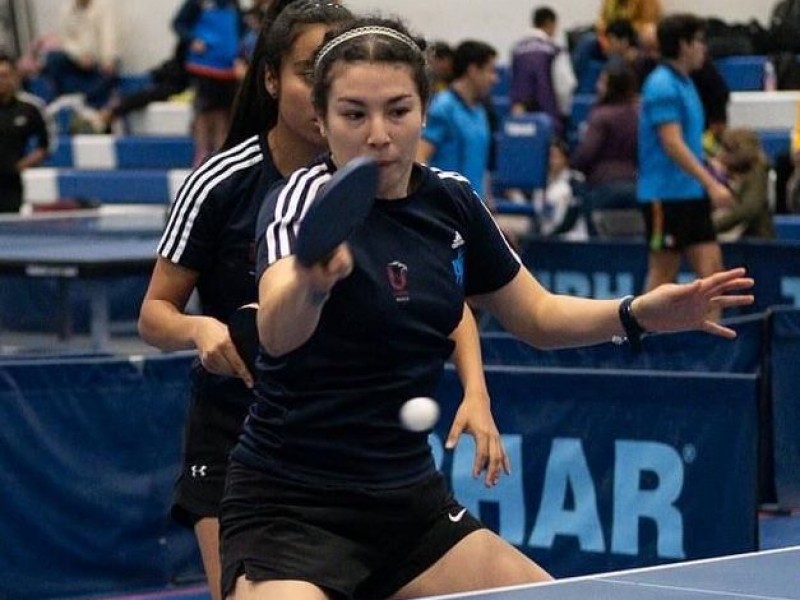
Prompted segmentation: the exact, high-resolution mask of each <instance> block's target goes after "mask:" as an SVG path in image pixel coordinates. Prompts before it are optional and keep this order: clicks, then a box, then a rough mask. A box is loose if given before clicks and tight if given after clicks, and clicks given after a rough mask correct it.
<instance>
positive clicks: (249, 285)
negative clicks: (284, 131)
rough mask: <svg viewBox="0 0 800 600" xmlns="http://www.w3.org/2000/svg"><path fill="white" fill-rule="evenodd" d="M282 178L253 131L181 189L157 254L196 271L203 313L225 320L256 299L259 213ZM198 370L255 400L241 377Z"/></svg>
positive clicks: (263, 142) (263, 141) (210, 380)
mask: <svg viewBox="0 0 800 600" xmlns="http://www.w3.org/2000/svg"><path fill="white" fill-rule="evenodd" d="M281 179H282V176H281V174H280V172H279V171H278V170H277V168H276V167H275V164H274V163H273V161H272V155H271V154H270V152H269V147H268V145H267V143H266V139H265V138H264V137H263V136H253V137H251V138H248V139H247V140H245V141H244V142H242V143H240V144H238V145H236V146H234V147H233V148H230V149H229V150H225V151H223V152H219V153H217V154H215V155H214V156H212V157H211V158H209V159H208V160H207V161H206V162H204V163H203V164H202V165H200V166H199V167H198V168H197V169H195V170H194V171H193V172H192V173H191V174H190V175H189V176H188V177H187V178H186V180H185V181H184V182H183V184H182V185H181V187H180V189H179V190H178V194H177V196H176V198H175V200H174V202H173V204H172V208H171V209H170V215H169V219H168V221H167V226H166V228H165V229H164V234H163V235H162V237H161V241H160V242H159V245H158V254H159V256H161V257H162V258H165V259H167V260H169V261H171V262H172V263H174V264H176V265H181V266H182V267H185V268H187V269H190V270H192V271H195V272H196V273H198V280H197V294H198V297H199V300H200V306H201V312H202V313H203V314H204V315H209V316H212V317H214V318H216V319H219V320H220V321H222V322H223V323H226V322H227V321H228V318H229V317H230V315H231V314H232V313H233V312H234V311H235V310H236V309H237V308H239V307H240V306H242V305H244V304H248V303H250V302H255V301H256V300H257V299H258V293H257V290H256V285H255V275H254V271H255V244H254V239H255V227H256V217H257V216H258V210H259V207H260V206H261V203H262V201H263V200H264V197H265V195H266V193H267V191H268V190H269V188H270V186H272V185H273V184H274V183H276V182H277V181H280V180H281ZM200 375H201V374H200V373H196V374H195V383H196V385H204V386H210V385H220V384H221V385H226V386H234V387H236V388H241V391H242V392H243V393H244V392H246V394H245V398H246V401H247V402H248V403H249V402H250V401H252V394H251V393H250V392H249V390H247V388H246V387H245V385H244V384H243V383H242V382H241V380H240V379H239V378H234V377H224V376H221V375H214V376H212V375H210V374H207V373H206V374H205V375H204V376H202V377H200ZM200 382H203V383H202V384H200ZM243 401H245V400H243Z"/></svg>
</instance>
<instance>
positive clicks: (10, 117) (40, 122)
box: [0, 92, 52, 175]
mask: <svg viewBox="0 0 800 600" xmlns="http://www.w3.org/2000/svg"><path fill="white" fill-rule="evenodd" d="M51 137H52V132H51V131H50V130H49V129H48V123H47V121H46V120H45V117H44V105H43V103H42V102H41V101H40V100H38V99H37V98H35V97H34V96H31V95H30V94H25V93H22V92H20V93H18V94H16V95H15V96H13V97H12V98H11V99H10V100H9V101H8V102H6V103H3V104H0V140H2V143H0V175H15V174H16V173H17V169H16V164H17V161H19V159H21V158H22V157H23V156H25V155H26V154H27V153H28V151H29V149H30V144H31V140H33V143H34V146H35V147H36V148H41V149H43V150H48V149H49V148H50V146H51V142H52V140H51Z"/></svg>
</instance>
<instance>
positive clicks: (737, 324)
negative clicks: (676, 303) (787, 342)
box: [481, 314, 767, 374]
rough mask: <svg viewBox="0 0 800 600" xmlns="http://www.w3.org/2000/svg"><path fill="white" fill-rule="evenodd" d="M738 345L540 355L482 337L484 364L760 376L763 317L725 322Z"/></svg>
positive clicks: (497, 335)
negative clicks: (732, 330) (731, 330)
mask: <svg viewBox="0 0 800 600" xmlns="http://www.w3.org/2000/svg"><path fill="white" fill-rule="evenodd" d="M726 325H728V326H729V327H731V328H733V329H734V330H735V331H736V333H737V338H736V339H735V340H728V339H723V338H720V337H717V336H714V335H709V334H707V333H702V332H696V331H693V332H683V333H670V334H663V335H651V336H646V337H645V338H644V340H642V347H643V351H642V352H639V353H635V352H632V351H631V349H630V347H629V346H628V345H627V344H624V345H622V346H617V345H616V344H612V343H611V342H608V343H605V344H600V345H597V346H592V347H588V348H567V349H563V350H538V349H536V348H533V347H531V346H529V345H528V344H526V343H524V342H521V341H520V340H518V339H517V338H515V337H514V336H512V335H510V334H508V333H504V332H490V333H484V334H483V335H482V336H481V351H482V355H483V362H484V364H486V365H517V366H537V367H548V368H591V369H631V370H660V371H678V372H692V371H693V372H716V373H742V374H745V373H750V374H757V373H760V371H761V368H762V362H763V358H764V356H765V354H766V347H767V341H766V335H765V334H766V325H765V316H764V314H756V315H747V316H744V317H738V318H736V319H731V320H730V321H728V322H727V323H726Z"/></svg>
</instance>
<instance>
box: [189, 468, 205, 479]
mask: <svg viewBox="0 0 800 600" xmlns="http://www.w3.org/2000/svg"><path fill="white" fill-rule="evenodd" d="M207 470H208V466H207V465H199V466H198V465H192V477H194V478H195V479H197V478H198V477H205V476H206V475H207V474H208V473H206V471H207Z"/></svg>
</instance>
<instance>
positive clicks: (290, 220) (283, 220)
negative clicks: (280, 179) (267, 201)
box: [264, 163, 331, 265]
mask: <svg viewBox="0 0 800 600" xmlns="http://www.w3.org/2000/svg"><path fill="white" fill-rule="evenodd" d="M330 178H331V173H330V172H329V171H328V165H327V164H325V163H320V164H318V165H316V166H313V167H310V168H307V169H300V170H298V171H295V172H294V173H292V175H291V176H290V177H289V181H288V182H287V183H286V185H285V186H284V188H283V189H282V190H281V191H280V192H279V193H278V198H277V201H276V203H275V211H274V213H273V216H272V222H271V223H270V224H269V225H268V226H267V230H266V232H265V234H264V235H265V242H266V247H267V263H268V264H270V265H271V264H272V263H274V262H275V261H277V260H278V259H279V258H283V257H285V256H288V255H289V254H291V253H292V239H293V238H294V237H295V236H296V235H297V231H298V228H299V226H300V222H301V221H302V219H303V217H304V216H305V214H306V211H307V210H308V207H309V206H310V205H311V204H312V203H313V201H314V198H316V195H317V192H318V191H319V188H320V187H321V186H322V185H324V184H325V182H327V181H328V180H329V179H330ZM290 229H291V233H292V235H290V234H289V230H290Z"/></svg>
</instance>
